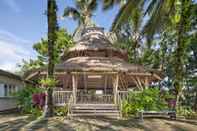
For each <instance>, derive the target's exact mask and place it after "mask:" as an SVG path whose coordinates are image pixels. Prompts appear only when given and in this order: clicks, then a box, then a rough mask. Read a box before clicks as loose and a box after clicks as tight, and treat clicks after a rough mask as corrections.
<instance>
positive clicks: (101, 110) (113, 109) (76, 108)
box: [70, 104, 120, 117]
mask: <svg viewBox="0 0 197 131" xmlns="http://www.w3.org/2000/svg"><path fill="white" fill-rule="evenodd" d="M71 110H72V114H70V115H71V116H110V117H119V113H120V112H119V109H118V106H116V105H114V104H75V105H73V106H72V107H71Z"/></svg>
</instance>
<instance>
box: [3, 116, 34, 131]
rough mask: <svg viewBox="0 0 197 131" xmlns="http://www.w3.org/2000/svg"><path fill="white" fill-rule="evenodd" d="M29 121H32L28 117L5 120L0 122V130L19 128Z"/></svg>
mask: <svg viewBox="0 0 197 131" xmlns="http://www.w3.org/2000/svg"><path fill="white" fill-rule="evenodd" d="M30 121H32V120H31V119H29V118H19V119H15V120H10V121H6V122H3V123H0V130H2V131H7V130H11V131H12V130H19V129H21V128H23V127H24V126H25V125H26V124H28V123H29V122H30Z"/></svg>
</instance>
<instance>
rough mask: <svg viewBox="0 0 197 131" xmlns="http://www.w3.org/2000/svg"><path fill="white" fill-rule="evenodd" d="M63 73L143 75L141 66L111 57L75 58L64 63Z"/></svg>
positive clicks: (143, 71) (143, 70)
mask: <svg viewBox="0 0 197 131" xmlns="http://www.w3.org/2000/svg"><path fill="white" fill-rule="evenodd" d="M64 69H65V71H102V72H136V73H145V72H146V71H145V69H144V68H143V67H142V66H139V65H134V64H129V63H127V62H125V61H124V60H122V59H119V58H113V57H111V58H110V57H75V58H71V59H69V60H67V61H65V62H64Z"/></svg>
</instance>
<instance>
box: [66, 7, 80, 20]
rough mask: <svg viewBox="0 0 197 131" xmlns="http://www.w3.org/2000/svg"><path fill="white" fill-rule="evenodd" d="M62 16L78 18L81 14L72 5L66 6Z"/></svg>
mask: <svg viewBox="0 0 197 131" xmlns="http://www.w3.org/2000/svg"><path fill="white" fill-rule="evenodd" d="M63 17H71V18H73V19H74V20H80V17H81V15H80V13H79V11H78V10H77V9H75V8H73V7H67V8H65V10H64V14H63Z"/></svg>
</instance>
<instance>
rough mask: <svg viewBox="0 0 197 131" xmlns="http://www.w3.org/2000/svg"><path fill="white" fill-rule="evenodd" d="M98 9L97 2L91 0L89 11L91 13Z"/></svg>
mask: <svg viewBox="0 0 197 131" xmlns="http://www.w3.org/2000/svg"><path fill="white" fill-rule="evenodd" d="M97 7H98V2H97V0H90V1H89V3H88V10H89V11H94V10H96V9H97Z"/></svg>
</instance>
